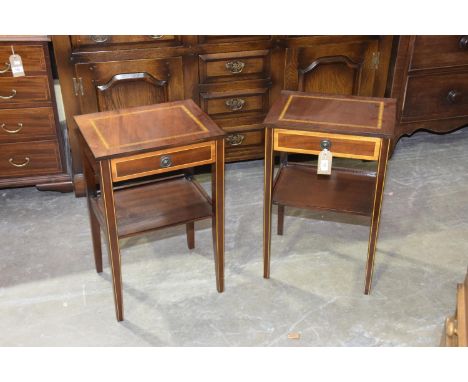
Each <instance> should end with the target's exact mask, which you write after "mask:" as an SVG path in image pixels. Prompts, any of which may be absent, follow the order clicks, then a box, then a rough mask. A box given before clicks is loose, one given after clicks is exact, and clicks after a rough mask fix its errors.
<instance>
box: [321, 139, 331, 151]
mask: <svg viewBox="0 0 468 382" xmlns="http://www.w3.org/2000/svg"><path fill="white" fill-rule="evenodd" d="M331 145H332V144H331V141H329V140H328V139H322V140H321V141H320V148H321V149H322V150H330V148H331Z"/></svg>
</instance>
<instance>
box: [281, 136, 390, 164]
mask: <svg viewBox="0 0 468 382" xmlns="http://www.w3.org/2000/svg"><path fill="white" fill-rule="evenodd" d="M324 140H327V141H329V142H330V143H331V147H330V151H331V152H332V153H333V156H336V157H342V158H354V159H364V160H377V159H378V157H379V151H380V145H381V139H380V138H373V137H363V136H354V135H344V134H328V133H318V132H309V131H298V130H285V129H275V130H274V150H276V151H285V152H292V153H302V154H315V155H318V154H319V153H320V151H322V148H321V146H320V143H321V142H322V141H324Z"/></svg>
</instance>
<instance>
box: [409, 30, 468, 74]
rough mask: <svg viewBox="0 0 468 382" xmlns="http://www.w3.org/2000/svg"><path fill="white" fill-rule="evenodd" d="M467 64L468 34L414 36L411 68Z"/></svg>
mask: <svg viewBox="0 0 468 382" xmlns="http://www.w3.org/2000/svg"><path fill="white" fill-rule="evenodd" d="M467 64H468V36H416V40H415V43H414V51H413V58H412V60H411V69H426V68H438V67H444V66H459V65H467Z"/></svg>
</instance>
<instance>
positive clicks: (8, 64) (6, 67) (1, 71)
mask: <svg viewBox="0 0 468 382" xmlns="http://www.w3.org/2000/svg"><path fill="white" fill-rule="evenodd" d="M10 68H11V65H10V63H9V62H5V67H4V68H3V69H0V74H3V73H6V72H8V71H9V70H10Z"/></svg>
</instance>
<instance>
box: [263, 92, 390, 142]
mask: <svg viewBox="0 0 468 382" xmlns="http://www.w3.org/2000/svg"><path fill="white" fill-rule="evenodd" d="M395 112H396V101H395V100H393V99H388V98H376V97H356V96H328V95H326V94H320V93H303V92H291V91H282V92H281V97H280V98H279V99H278V100H277V101H276V102H275V103H274V105H273V106H272V108H271V110H270V111H269V113H268V115H267V117H266V118H265V124H266V125H269V126H275V127H277V128H282V129H295V130H305V131H316V132H328V133H337V134H340V133H341V134H343V133H344V134H356V133H357V134H356V135H360V136H373V137H389V138H390V137H392V135H393V128H394V127H393V120H394V118H395V117H394V116H395Z"/></svg>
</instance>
